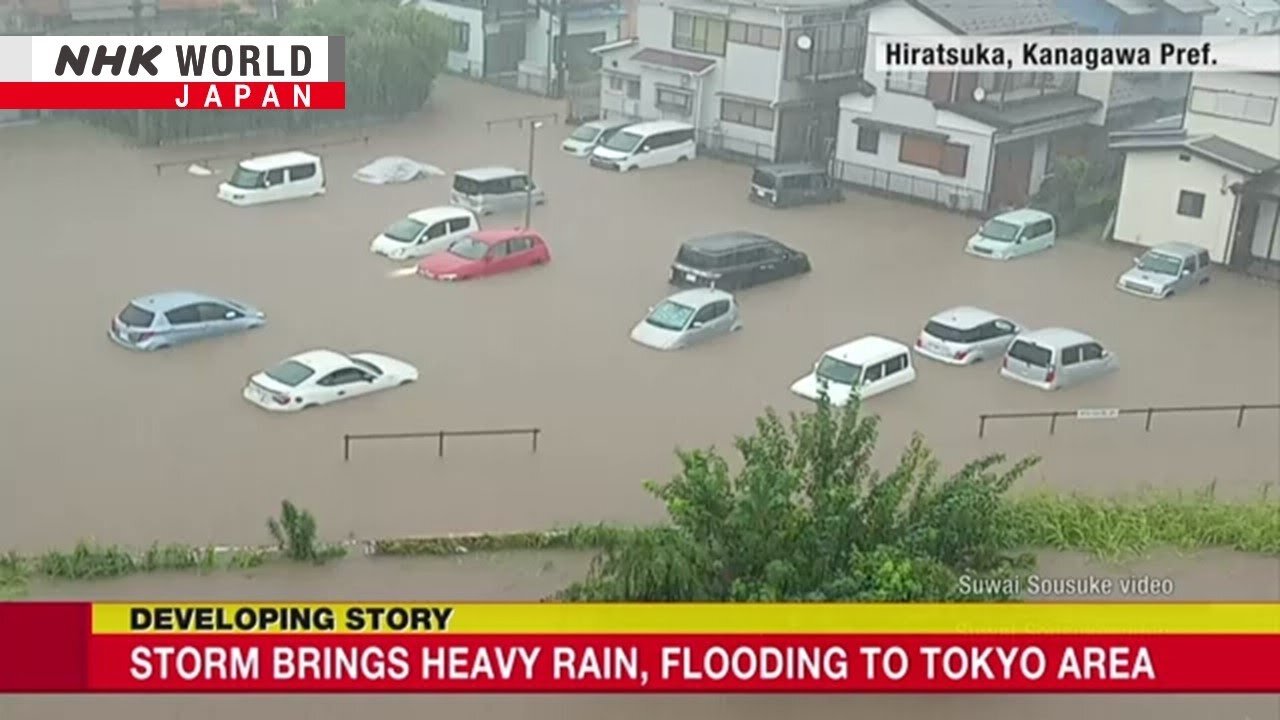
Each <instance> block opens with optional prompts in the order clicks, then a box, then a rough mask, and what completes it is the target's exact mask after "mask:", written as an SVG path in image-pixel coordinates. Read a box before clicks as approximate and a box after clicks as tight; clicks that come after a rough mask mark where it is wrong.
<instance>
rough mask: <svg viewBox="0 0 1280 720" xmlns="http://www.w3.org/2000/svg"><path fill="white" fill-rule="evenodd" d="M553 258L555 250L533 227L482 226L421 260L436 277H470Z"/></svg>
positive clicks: (424, 272)
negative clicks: (524, 228)
mask: <svg viewBox="0 0 1280 720" xmlns="http://www.w3.org/2000/svg"><path fill="white" fill-rule="evenodd" d="M548 262H551V250H550V249H549V248H547V243H546V241H544V240H543V239H542V236H541V235H539V234H538V233H536V232H534V231H532V230H523V229H520V228H517V229H514V230H480V231H479V232H474V233H471V234H470V235H468V236H467V237H465V238H463V239H461V240H459V241H457V242H455V243H454V244H453V245H450V246H449V249H448V250H446V251H444V252H439V253H436V254H435V255H428V256H427V257H426V258H425V259H423V261H422V262H421V263H418V275H420V276H422V277H425V278H430V279H432V280H470V279H471V278H477V277H483V276H486V275H497V274H499V273H505V272H511V271H513V270H519V269H521V268H526V267H532V266H534V265H543V264H546V263H548Z"/></svg>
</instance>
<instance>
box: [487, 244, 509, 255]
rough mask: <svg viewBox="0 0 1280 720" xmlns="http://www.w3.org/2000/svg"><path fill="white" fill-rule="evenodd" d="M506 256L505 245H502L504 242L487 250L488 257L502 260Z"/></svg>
mask: <svg viewBox="0 0 1280 720" xmlns="http://www.w3.org/2000/svg"><path fill="white" fill-rule="evenodd" d="M507 255H508V251H507V243H504V242H500V243H496V244H494V245H493V247H491V248H489V257H492V258H503V257H506V256H507Z"/></svg>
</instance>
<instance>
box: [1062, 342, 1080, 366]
mask: <svg viewBox="0 0 1280 720" xmlns="http://www.w3.org/2000/svg"><path fill="white" fill-rule="evenodd" d="M1078 362H1080V346H1079V345H1073V346H1071V347H1069V348H1066V349H1064V350H1063V351H1062V365H1063V367H1066V366H1067V365H1075V364H1076V363H1078Z"/></svg>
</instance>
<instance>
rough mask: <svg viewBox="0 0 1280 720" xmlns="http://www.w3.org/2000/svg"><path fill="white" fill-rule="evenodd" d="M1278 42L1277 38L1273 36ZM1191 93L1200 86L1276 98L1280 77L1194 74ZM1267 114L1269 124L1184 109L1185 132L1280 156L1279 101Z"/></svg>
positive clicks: (1239, 74) (1279, 95)
mask: <svg viewBox="0 0 1280 720" xmlns="http://www.w3.org/2000/svg"><path fill="white" fill-rule="evenodd" d="M1277 42H1280V38H1278V39H1277ZM1191 87H1192V92H1193V93H1194V92H1195V88H1197V87H1202V88H1208V89H1213V90H1228V91H1232V92H1237V93H1246V94H1249V95H1261V96H1266V97H1271V98H1280V77H1278V76H1275V75H1262V74H1259V73H1198V74H1196V76H1195V77H1194V78H1192V80H1191ZM1276 105H1277V108H1276V110H1275V112H1273V113H1272V116H1271V124H1270V125H1262V124H1261V123H1251V122H1246V121H1244V120H1235V119H1232V118H1224V117H1218V116H1215V115H1205V114H1203V113H1198V112H1195V111H1193V110H1191V108H1190V104H1188V109H1187V120H1186V125H1187V131H1188V132H1189V133H1191V134H1193V135H1200V134H1209V135H1218V136H1220V137H1222V138H1224V139H1226V140H1230V141H1231V142H1234V143H1238V144H1240V145H1244V146H1245V147H1248V148H1251V149H1253V150H1256V151H1257V152H1260V153H1264V154H1266V155H1270V156H1271V157H1273V158H1280V100H1278V101H1277V103H1276Z"/></svg>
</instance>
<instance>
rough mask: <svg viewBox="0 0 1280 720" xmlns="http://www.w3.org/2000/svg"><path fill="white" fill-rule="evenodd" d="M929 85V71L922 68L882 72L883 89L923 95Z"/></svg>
mask: <svg viewBox="0 0 1280 720" xmlns="http://www.w3.org/2000/svg"><path fill="white" fill-rule="evenodd" d="M928 87H929V73H927V72H925V71H923V70H899V71H898V72H886V73H885V74H884V89H885V90H891V91H893V92H898V93H906V94H907V95H919V96H920V97H924V95H925V93H926V92H927V91H928Z"/></svg>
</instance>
